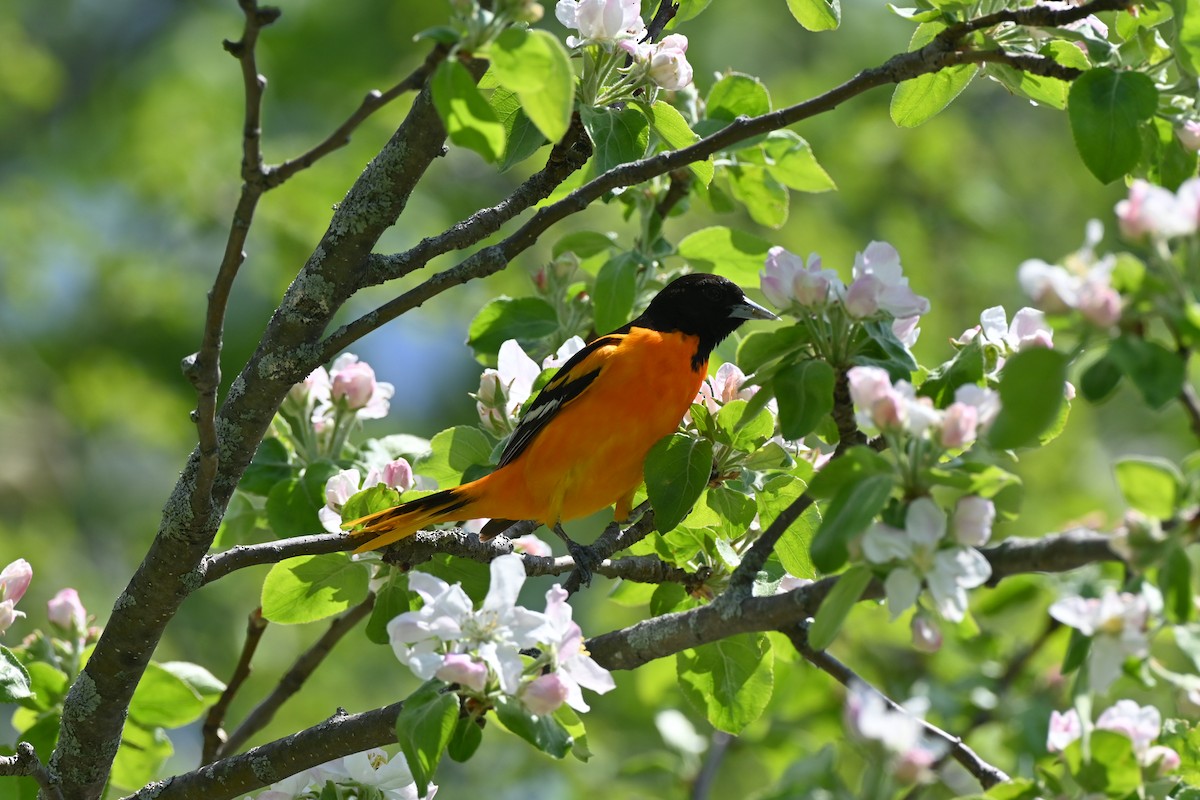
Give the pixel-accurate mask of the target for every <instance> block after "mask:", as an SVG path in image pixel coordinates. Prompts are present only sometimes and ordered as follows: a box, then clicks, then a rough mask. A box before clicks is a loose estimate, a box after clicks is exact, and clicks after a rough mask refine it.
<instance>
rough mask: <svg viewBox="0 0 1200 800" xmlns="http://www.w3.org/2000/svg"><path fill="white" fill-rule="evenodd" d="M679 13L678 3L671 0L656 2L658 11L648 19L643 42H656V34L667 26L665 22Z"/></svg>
mask: <svg viewBox="0 0 1200 800" xmlns="http://www.w3.org/2000/svg"><path fill="white" fill-rule="evenodd" d="M678 13H679V3H675V2H672V0H662V2H661V3H659V4H658V11H656V12H655V14H654V19H652V20H650V24H649V25H647V26H646V37H645V38H644V39H642V41H643V42H657V41H658V36H659V34H660V33H662V32H663V29H665V28H666V27H667V23H669V22H670V21H671V20H673V19H675V15H676V14H678Z"/></svg>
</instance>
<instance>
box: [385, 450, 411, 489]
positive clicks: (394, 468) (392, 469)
mask: <svg viewBox="0 0 1200 800" xmlns="http://www.w3.org/2000/svg"><path fill="white" fill-rule="evenodd" d="M381 478H382V482H383V484H384V485H385V486H388V487H390V488H392V489H397V490H399V491H401V492H407V491H408V490H409V489H411V488H412V485H413V471H412V467H411V466H410V465H409V463H408V461H406V460H404V459H403V458H397V459H396V460H395V461H389V462H388V463H386V464H384V465H383V473H382V475H381Z"/></svg>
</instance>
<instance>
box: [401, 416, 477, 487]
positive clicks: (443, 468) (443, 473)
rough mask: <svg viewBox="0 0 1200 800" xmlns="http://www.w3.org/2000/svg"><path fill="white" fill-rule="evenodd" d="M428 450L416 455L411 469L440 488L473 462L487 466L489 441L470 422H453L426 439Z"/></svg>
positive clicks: (457, 478)
mask: <svg viewBox="0 0 1200 800" xmlns="http://www.w3.org/2000/svg"><path fill="white" fill-rule="evenodd" d="M429 446H430V450H429V454H428V455H425V456H422V457H421V458H418V459H417V462H416V463H415V464H413V470H414V471H416V472H417V473H418V474H420V475H423V476H425V477H426V478H429V479H431V480H434V481H437V485H438V486H439V487H441V488H443V489H448V488H450V487H452V486H458V485H459V484H460V483H462V478H463V473H464V472H466V471H467V470H469V469H470V468H471V467H474V466H487V465H488V464H490V463H491V460H492V450H493V447H492V442H491V440H489V439H488V437H487V434H485V433H484V432H483V431H481V430H479V428H476V427H474V426H472V425H456V426H455V427H453V428H447V429H446V430H444V431H441V432H440V433H438V434H437V435H435V436H434V437H433V438H432V439H431V440H430V441H429Z"/></svg>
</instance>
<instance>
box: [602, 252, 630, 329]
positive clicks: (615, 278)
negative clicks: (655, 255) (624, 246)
mask: <svg viewBox="0 0 1200 800" xmlns="http://www.w3.org/2000/svg"><path fill="white" fill-rule="evenodd" d="M637 275H638V260H637V257H636V256H634V254H633V253H621V254H620V255H619V256H617V257H616V258H612V259H609V260H608V261H606V262H605V263H604V266H603V267H601V268H600V272H599V273H597V274H596V284H595V286H594V287H593V289H592V307H593V309H594V312H593V313H594V315H595V326H596V330H597V331H611V330H615V329H616V328H619V327H621V326H622V325H624V324H625V323H626V322H628V321H629V317H630V316H631V314H632V313H633V301H634V300H635V299H636V297H637Z"/></svg>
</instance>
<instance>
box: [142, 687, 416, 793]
mask: <svg viewBox="0 0 1200 800" xmlns="http://www.w3.org/2000/svg"><path fill="white" fill-rule="evenodd" d="M403 705H404V704H403V703H393V704H392V705H390V706H386V707H384V708H377V709H375V710H374V711H366V712H363V713H361V714H347V713H346V712H345V711H343V710H341V709H338V712H337V713H336V714H334V715H333V716H332V717H330V718H329V719H327V720H325V721H324V722H322V723H321V724H320V725H315V726H313V727H311V728H307V729H305V730H302V731H300V732H299V733H294V734H292V735H291V736H287V737H284V738H283V739H276V740H275V741H273V742H271V743H269V744H264V745H261V746H259V747H252V748H250V749H249V750H247V751H246V752H245V753H243V754H241V755H238V756H233V757H231V758H226V759H222V760H221V761H218V762H216V763H215V764H209V765H208V766H204V767H201V768H200V769H197V770H194V771H192V772H188V773H186V774H183V775H176V776H175V777H173V778H168V779H167V780H165V781H156V782H154V783H151V784H149V785H147V786H145V787H144V788H142V789H141V790H140V791H138V792H135V793H134V794H131V795H128V796H127V797H125V798H124V800H228V798H233V797H239V796H241V795H242V794H245V793H246V792H251V791H254V790H255V789H259V788H262V787H263V786H268V785H270V784H272V783H275V782H276V781H280V780H283V779H284V778H286V777H288V776H289V775H295V774H296V773H297V772H300V771H302V770H306V769H309V768H310V767H316V766H319V765H321V764H324V763H326V762H328V761H333V760H334V759H338V758H342V757H344V756H348V755H351V754H353V753H360V752H362V751H363V750H369V749H370V748H372V747H380V746H382V745H385V744H391V743H392V742H395V741H396V715H397V714H399V713H400V709H401V708H402V707H403Z"/></svg>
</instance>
